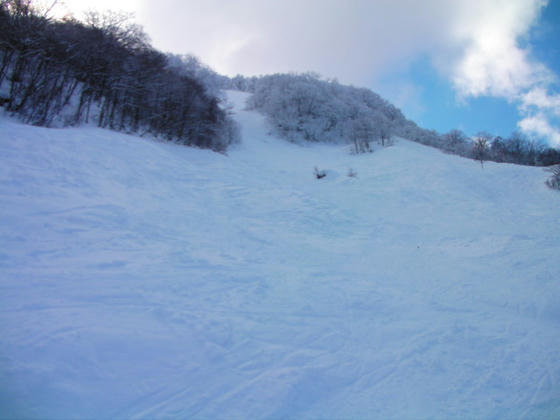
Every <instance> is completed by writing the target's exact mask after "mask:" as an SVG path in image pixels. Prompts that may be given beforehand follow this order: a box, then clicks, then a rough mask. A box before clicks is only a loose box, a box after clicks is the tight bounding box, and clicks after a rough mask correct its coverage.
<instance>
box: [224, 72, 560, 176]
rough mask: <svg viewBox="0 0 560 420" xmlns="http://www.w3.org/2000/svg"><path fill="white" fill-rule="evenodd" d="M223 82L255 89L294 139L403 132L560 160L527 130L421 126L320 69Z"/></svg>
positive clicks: (540, 162)
mask: <svg viewBox="0 0 560 420" xmlns="http://www.w3.org/2000/svg"><path fill="white" fill-rule="evenodd" d="M221 83H222V87H224V88H229V89H237V90H242V91H246V92H251V93H253V96H252V97H251V98H250V99H249V102H248V105H249V107H251V108H253V109H256V110H258V111H261V112H262V113H264V114H265V115H266V116H267V118H268V119H269V121H270V123H271V125H272V127H273V129H274V130H275V131H276V133H277V134H279V135H280V136H282V137H284V138H287V139H288V140H291V141H317V142H349V143H351V144H352V145H353V150H354V151H355V152H358V153H360V152H365V151H369V150H371V146H370V145H371V143H372V142H376V143H379V144H381V145H387V144H388V143H390V139H391V138H392V137H394V136H398V137H403V138H406V139H409V140H412V141H415V142H418V143H422V144H424V145H427V146H431V147H435V148H438V149H440V150H443V151H445V152H447V153H451V154H457V155H461V156H464V157H467V158H471V159H476V160H481V161H484V160H490V161H495V162H508V163H516V164H521V165H532V166H533V165H534V166H550V165H554V164H558V163H560V150H558V149H554V148H550V147H547V146H545V145H544V144H543V143H542V142H539V141H537V140H535V139H531V138H529V137H527V136H525V135H524V134H523V133H520V132H514V133H512V134H511V136H509V137H507V138H503V137H500V136H493V135H491V134H489V133H486V132H481V133H478V134H477V135H476V136H474V138H470V137H468V136H467V135H465V134H464V133H463V132H461V131H459V130H451V131H450V132H449V133H446V134H440V133H438V132H436V131H434V130H427V129H424V128H421V127H419V126H418V125H416V124H415V123H414V122H413V121H411V120H408V119H406V118H405V117H404V115H403V114H402V112H401V111H400V110H399V109H398V108H396V107H395V106H394V105H392V104H390V103H389V102H388V101H386V100H385V99H383V98H381V97H380V96H379V95H377V94H376V93H374V92H372V91H371V90H369V89H365V88H356V87H352V86H345V85H341V84H339V83H338V82H336V81H333V80H323V79H321V78H320V77H319V76H318V75H315V74H310V73H308V74H275V75H270V76H261V77H243V76H236V77H233V78H230V79H229V80H227V82H225V83H224V81H221Z"/></svg>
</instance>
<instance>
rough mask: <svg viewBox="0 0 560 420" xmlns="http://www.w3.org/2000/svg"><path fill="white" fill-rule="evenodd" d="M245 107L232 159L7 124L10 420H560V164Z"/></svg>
mask: <svg viewBox="0 0 560 420" xmlns="http://www.w3.org/2000/svg"><path fill="white" fill-rule="evenodd" d="M229 97H230V99H231V101H232V102H233V103H234V104H235V110H236V114H235V118H237V119H238V121H239V122H240V124H241V126H242V133H243V142H242V144H240V145H236V146H234V147H232V148H231V150H230V151H229V152H228V155H227V156H224V155H220V154H216V153H212V152H209V151H204V150H197V149H191V148H186V147H182V146H178V145H173V144H168V143H159V142H157V141H153V140H148V139H141V138H137V137H134V136H129V135H126V134H122V133H116V132H111V131H107V130H101V129H97V128H91V127H83V128H72V129H63V130H61V129H44V128H38V127H29V126H25V125H22V124H19V123H17V122H14V121H13V120H10V119H7V118H5V117H4V118H3V119H1V120H0V159H1V162H2V165H0V331H1V333H2V334H1V338H0V417H2V418H14V417H25V418H154V417H155V418H159V417H178V418H197V419H216V418H220V419H222V418H223V419H235V418H240V419H241V418H262V419H269V418H270V419H272V418H274V419H277V418H337V419H340V418H384V419H388V418H398V419H406V418H414V419H416V418H496V419H503V418H527V419H529V418H559V417H560V281H559V279H560V266H559V265H558V257H560V240H559V238H560V223H559V216H560V213H559V209H560V195H559V194H557V193H555V192H554V191H551V190H549V189H547V188H546V186H545V185H544V180H545V178H546V173H545V172H543V171H542V169H539V168H529V167H520V166H515V165H508V164H495V163H490V162H489V163H486V164H485V166H484V169H482V168H481V167H480V165H479V164H477V163H476V162H473V161H470V160H466V159H462V158H459V157H456V156H451V155H446V154H443V153H441V152H439V151H437V150H434V149H430V148H427V147H424V146H421V145H418V144H415V143H411V142H408V141H406V140H399V141H398V142H397V143H396V144H395V145H394V146H392V147H389V148H385V149H379V150H376V151H375V153H373V154H368V155H360V156H352V155H350V154H349V153H348V151H347V149H345V148H343V147H340V146H328V145H306V146H298V145H294V144H290V143H287V142H285V141H283V140H279V139H276V138H274V137H273V136H271V135H269V134H268V132H267V128H266V124H265V122H264V118H263V117H261V116H260V115H258V114H256V113H253V112H249V111H245V110H244V109H243V103H244V100H245V98H246V95H245V94H242V93H238V92H230V93H229ZM315 166H317V167H319V169H325V170H327V171H328V176H327V177H326V178H324V179H322V180H316V179H314V177H313V168H314V167H315ZM350 167H351V168H353V169H354V170H355V171H356V172H357V174H358V176H357V178H349V177H347V176H346V174H347V172H348V169H349V168H350Z"/></svg>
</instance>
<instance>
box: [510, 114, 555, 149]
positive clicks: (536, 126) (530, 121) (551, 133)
mask: <svg viewBox="0 0 560 420" xmlns="http://www.w3.org/2000/svg"><path fill="white" fill-rule="evenodd" d="M518 125H519V128H521V129H522V130H523V131H525V132H526V133H529V134H535V135H537V136H539V137H545V138H547V139H549V141H550V142H551V144H552V145H554V146H556V147H560V130H559V129H558V128H557V127H553V126H552V125H551V124H550V123H549V121H548V118H547V117H546V116H545V115H543V114H542V113H539V114H537V115H534V116H530V117H526V118H524V119H522V120H521V121H520V122H519V124H518Z"/></svg>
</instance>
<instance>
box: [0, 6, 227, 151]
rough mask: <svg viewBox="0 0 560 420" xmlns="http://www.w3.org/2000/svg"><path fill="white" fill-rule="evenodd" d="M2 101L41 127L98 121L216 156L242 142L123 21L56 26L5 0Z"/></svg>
mask: <svg viewBox="0 0 560 420" xmlns="http://www.w3.org/2000/svg"><path fill="white" fill-rule="evenodd" d="M0 98H1V102H2V104H3V106H4V107H5V108H6V110H7V111H8V112H9V113H12V114H15V115H17V116H19V117H20V118H21V119H22V120H23V121H25V122H27V123H31V124H35V125H41V126H51V125H53V124H62V125H75V124H78V123H82V122H89V121H91V120H93V121H95V122H96V123H97V125H98V126H100V127H108V128H111V129H116V130H123V131H129V132H136V133H141V134H144V133H151V134H153V135H154V136H158V137H162V138H165V139H167V140H170V141H176V142H179V143H182V144H185V145H192V146H197V147H202V148H210V149H213V150H224V149H226V148H227V146H228V145H229V144H231V143H232V142H234V141H235V140H236V137H237V132H236V127H235V125H234V123H233V122H232V120H231V119H230V118H229V117H228V115H227V113H226V111H224V110H223V109H222V108H221V107H220V99H219V97H218V96H217V95H216V94H215V92H211V91H208V90H207V88H206V86H205V84H204V83H203V82H201V81H199V80H197V79H196V77H193V76H192V75H191V74H189V72H188V71H187V70H185V69H183V68H182V66H181V61H180V58H179V62H178V61H177V57H169V56H168V55H166V54H163V53H162V52H160V51H157V50H155V49H154V48H153V47H152V46H151V45H150V42H149V40H148V37H147V35H146V34H145V33H144V31H143V30H142V28H141V27H140V26H138V25H136V24H134V23H132V22H131V21H130V20H129V19H128V16H126V15H123V14H119V13H112V12H106V13H103V14H100V13H96V12H90V13H89V14H88V15H87V16H86V18H85V19H84V21H78V20H76V19H74V18H72V17H67V18H64V19H62V20H55V19H52V18H49V17H48V16H47V13H45V12H43V11H41V10H40V9H39V8H37V7H35V6H34V4H33V2H32V1H30V0H27V1H26V0H0Z"/></svg>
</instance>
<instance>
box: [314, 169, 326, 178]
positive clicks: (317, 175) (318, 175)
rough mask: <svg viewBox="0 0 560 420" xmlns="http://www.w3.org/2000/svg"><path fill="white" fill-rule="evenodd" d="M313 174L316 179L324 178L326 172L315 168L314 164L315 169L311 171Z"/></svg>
mask: <svg viewBox="0 0 560 420" xmlns="http://www.w3.org/2000/svg"><path fill="white" fill-rule="evenodd" d="M313 174H314V175H315V178H317V179H321V178H324V177H326V176H327V172H325V171H323V170H319V169H317V167H316V166H315V170H314V171H313Z"/></svg>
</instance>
